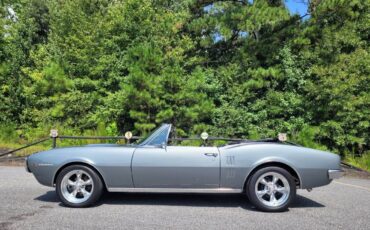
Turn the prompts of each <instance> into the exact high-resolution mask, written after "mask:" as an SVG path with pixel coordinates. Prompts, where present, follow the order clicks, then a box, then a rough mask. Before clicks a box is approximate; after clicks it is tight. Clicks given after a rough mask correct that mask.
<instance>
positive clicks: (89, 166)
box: [53, 161, 107, 191]
mask: <svg viewBox="0 0 370 230" xmlns="http://www.w3.org/2000/svg"><path fill="white" fill-rule="evenodd" d="M71 165H83V166H86V167H88V168H90V169H91V170H93V171H94V172H95V173H96V174H97V175H98V176H99V178H100V180H101V181H102V182H103V185H104V189H105V190H106V191H107V185H106V184H105V180H104V178H103V176H102V174H101V173H100V172H99V170H98V169H97V168H96V167H94V166H93V165H91V164H88V163H86V162H79V161H73V162H69V163H67V164H64V165H63V166H61V167H60V168H59V169H58V170H57V172H56V173H55V175H54V177H53V185H55V184H56V180H57V178H58V175H59V173H60V172H61V171H62V170H63V169H65V168H66V167H68V166H71Z"/></svg>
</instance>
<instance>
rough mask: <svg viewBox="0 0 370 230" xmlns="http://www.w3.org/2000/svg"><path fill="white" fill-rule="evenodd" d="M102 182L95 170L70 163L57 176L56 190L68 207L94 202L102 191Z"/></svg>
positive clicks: (85, 205)
mask: <svg viewBox="0 0 370 230" xmlns="http://www.w3.org/2000/svg"><path fill="white" fill-rule="evenodd" d="M103 188H104V187H103V182H102V180H101V177H100V176H99V175H98V173H97V171H95V170H94V169H92V168H90V167H87V166H85V165H70V166H67V167H66V168H64V169H63V170H62V171H61V172H60V173H59V174H58V176H57V180H56V192H57V194H58V196H59V198H60V200H61V201H62V202H63V204H65V205H66V206H69V207H76V208H79V207H87V206H91V205H93V204H95V202H96V201H97V200H98V199H99V198H100V196H101V195H102V193H103Z"/></svg>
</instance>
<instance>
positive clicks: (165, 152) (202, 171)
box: [132, 146, 220, 189]
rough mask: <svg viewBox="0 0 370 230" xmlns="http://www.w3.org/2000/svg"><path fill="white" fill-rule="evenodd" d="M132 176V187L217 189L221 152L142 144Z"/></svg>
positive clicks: (211, 148) (137, 152)
mask: <svg viewBox="0 0 370 230" xmlns="http://www.w3.org/2000/svg"><path fill="white" fill-rule="evenodd" d="M132 175H133V182H134V186H135V188H195V189H203V188H207V189H212V188H219V185H220V154H219V151H218V148H216V147H189V146H142V147H139V148H137V149H136V150H135V152H134V155H133V159H132Z"/></svg>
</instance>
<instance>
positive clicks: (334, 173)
mask: <svg viewBox="0 0 370 230" xmlns="http://www.w3.org/2000/svg"><path fill="white" fill-rule="evenodd" d="M342 176H343V170H340V169H329V170H328V177H329V179H330V180H333V179H338V178H341V177H342Z"/></svg>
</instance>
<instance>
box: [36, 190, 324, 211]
mask: <svg viewBox="0 0 370 230" xmlns="http://www.w3.org/2000/svg"><path fill="white" fill-rule="evenodd" d="M35 200H38V201H43V202H52V203H60V201H59V199H58V197H57V194H56V192H55V191H48V192H46V193H45V194H43V195H41V196H39V197H36V198H35ZM106 204H108V205H168V206H192V207H240V208H243V209H246V210H256V209H255V208H254V206H253V205H252V204H251V203H250V202H249V201H248V199H247V198H246V197H245V195H242V194H153V193H108V192H106V193H104V195H103V197H102V199H100V201H99V202H98V203H97V204H96V205H95V207H97V206H100V205H106ZM60 205H61V206H63V204H62V203H60ZM322 207H325V206H324V205H322V204H320V203H318V202H316V201H314V200H311V199H309V198H307V197H304V196H301V195H297V196H296V199H295V201H294V202H293V203H292V205H291V208H322Z"/></svg>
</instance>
